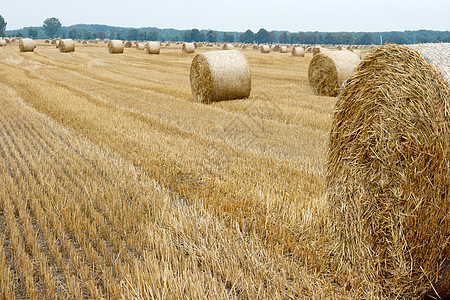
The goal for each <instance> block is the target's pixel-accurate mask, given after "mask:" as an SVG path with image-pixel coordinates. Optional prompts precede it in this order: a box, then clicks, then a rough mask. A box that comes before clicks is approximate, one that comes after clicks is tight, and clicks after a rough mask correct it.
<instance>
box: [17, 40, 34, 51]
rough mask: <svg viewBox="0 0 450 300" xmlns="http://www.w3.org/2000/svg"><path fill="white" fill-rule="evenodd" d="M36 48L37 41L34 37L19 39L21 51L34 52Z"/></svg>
mask: <svg viewBox="0 0 450 300" xmlns="http://www.w3.org/2000/svg"><path fill="white" fill-rule="evenodd" d="M35 48H36V42H35V41H33V40H32V39H27V38H25V39H21V40H20V41H19V50H20V52H34V49H35Z"/></svg>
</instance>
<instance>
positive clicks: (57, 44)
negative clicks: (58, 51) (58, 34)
mask: <svg viewBox="0 0 450 300" xmlns="http://www.w3.org/2000/svg"><path fill="white" fill-rule="evenodd" d="M59 42H60V40H56V41H55V46H56V48H59Z"/></svg>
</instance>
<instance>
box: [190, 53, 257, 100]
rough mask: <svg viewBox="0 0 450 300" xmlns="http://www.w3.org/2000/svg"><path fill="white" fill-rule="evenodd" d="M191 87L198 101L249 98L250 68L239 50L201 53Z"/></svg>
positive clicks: (193, 73) (195, 65)
mask: <svg viewBox="0 0 450 300" xmlns="http://www.w3.org/2000/svg"><path fill="white" fill-rule="evenodd" d="M190 81H191V90H192V95H193V96H194V99H195V100H196V101H197V102H201V103H206V104H209V103H211V102H216V101H222V100H231V99H241V98H248V96H249V95H250V90H251V75H250V68H249V66H248V63H247V60H246V59H245V57H244V55H243V54H242V53H241V52H239V51H237V50H226V51H212V52H207V53H204V54H197V55H196V56H195V57H194V59H193V60H192V64H191V71H190Z"/></svg>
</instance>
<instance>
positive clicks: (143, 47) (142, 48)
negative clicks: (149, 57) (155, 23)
mask: <svg viewBox="0 0 450 300" xmlns="http://www.w3.org/2000/svg"><path fill="white" fill-rule="evenodd" d="M136 49H138V50H144V49H145V44H144V43H137V44H136Z"/></svg>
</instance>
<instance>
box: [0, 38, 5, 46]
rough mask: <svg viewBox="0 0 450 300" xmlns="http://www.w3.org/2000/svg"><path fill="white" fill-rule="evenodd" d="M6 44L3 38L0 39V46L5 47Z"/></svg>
mask: <svg viewBox="0 0 450 300" xmlns="http://www.w3.org/2000/svg"><path fill="white" fill-rule="evenodd" d="M5 46H6V41H5V40H3V39H0V47H5Z"/></svg>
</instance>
